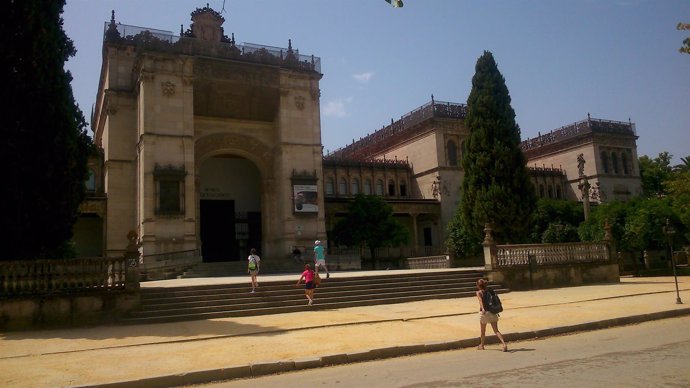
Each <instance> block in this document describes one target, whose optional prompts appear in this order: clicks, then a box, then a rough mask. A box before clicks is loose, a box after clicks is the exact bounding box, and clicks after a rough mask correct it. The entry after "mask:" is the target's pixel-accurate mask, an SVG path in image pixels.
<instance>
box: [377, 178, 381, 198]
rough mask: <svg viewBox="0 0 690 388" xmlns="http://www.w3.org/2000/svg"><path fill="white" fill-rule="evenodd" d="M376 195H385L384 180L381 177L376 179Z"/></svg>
mask: <svg viewBox="0 0 690 388" xmlns="http://www.w3.org/2000/svg"><path fill="white" fill-rule="evenodd" d="M376 195H380V196H383V181H382V180H381V179H378V180H376Z"/></svg>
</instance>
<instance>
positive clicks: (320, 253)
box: [314, 240, 331, 279]
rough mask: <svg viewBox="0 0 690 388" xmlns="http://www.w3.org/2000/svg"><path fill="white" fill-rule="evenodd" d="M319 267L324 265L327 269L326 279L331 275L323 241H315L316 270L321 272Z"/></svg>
mask: <svg viewBox="0 0 690 388" xmlns="http://www.w3.org/2000/svg"><path fill="white" fill-rule="evenodd" d="M319 267H323V269H325V270H326V279H328V278H330V277H331V273H330V272H328V267H326V252H324V250H323V246H322V245H321V241H319V240H316V241H314V270H315V271H316V273H319Z"/></svg>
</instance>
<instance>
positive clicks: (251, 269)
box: [247, 248, 261, 294]
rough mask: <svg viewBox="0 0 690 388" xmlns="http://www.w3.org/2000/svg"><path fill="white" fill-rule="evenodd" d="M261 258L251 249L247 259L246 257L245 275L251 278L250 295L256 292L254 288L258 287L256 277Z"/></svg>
mask: <svg viewBox="0 0 690 388" xmlns="http://www.w3.org/2000/svg"><path fill="white" fill-rule="evenodd" d="M260 262H261V258H260V257H259V255H257V254H256V249H254V248H252V249H251V250H250V251H249V257H247V273H249V276H251V278H252V292H251V293H252V294H253V293H254V292H256V291H255V290H256V287H259V282H258V281H257V280H256V275H258V274H259V267H260V264H259V263H260Z"/></svg>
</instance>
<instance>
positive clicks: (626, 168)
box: [621, 152, 630, 175]
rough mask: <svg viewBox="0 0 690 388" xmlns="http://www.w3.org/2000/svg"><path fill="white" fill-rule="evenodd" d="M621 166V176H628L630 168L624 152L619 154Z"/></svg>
mask: <svg viewBox="0 0 690 388" xmlns="http://www.w3.org/2000/svg"><path fill="white" fill-rule="evenodd" d="M621 164H622V165H623V174H625V175H629V174H630V168H629V166H628V155H626V154H625V152H621Z"/></svg>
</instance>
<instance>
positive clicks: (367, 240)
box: [332, 194, 409, 260]
mask: <svg viewBox="0 0 690 388" xmlns="http://www.w3.org/2000/svg"><path fill="white" fill-rule="evenodd" d="M332 238H333V239H334V241H335V243H336V244H338V245H346V246H350V247H353V246H358V247H365V246H366V247H369V250H370V252H371V257H372V259H374V260H375V259H376V249H377V248H380V247H385V246H399V245H402V244H406V243H407V242H408V241H409V233H408V232H407V229H406V228H405V226H403V225H402V224H401V223H400V222H399V221H398V220H396V219H395V218H394V217H393V208H392V207H391V205H389V204H387V203H386V202H385V201H384V200H383V199H381V198H380V197H377V196H375V195H364V194H358V195H356V196H355V198H354V199H353V200H352V202H350V204H349V205H348V211H347V215H346V216H345V218H343V219H342V220H340V221H338V222H337V223H336V224H335V226H334V227H333V231H332Z"/></svg>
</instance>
